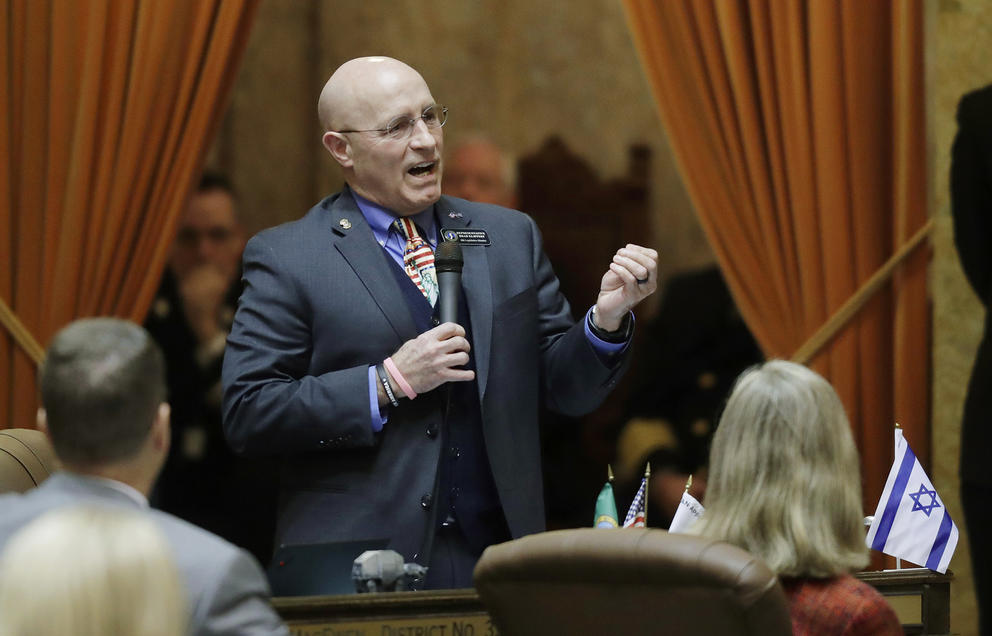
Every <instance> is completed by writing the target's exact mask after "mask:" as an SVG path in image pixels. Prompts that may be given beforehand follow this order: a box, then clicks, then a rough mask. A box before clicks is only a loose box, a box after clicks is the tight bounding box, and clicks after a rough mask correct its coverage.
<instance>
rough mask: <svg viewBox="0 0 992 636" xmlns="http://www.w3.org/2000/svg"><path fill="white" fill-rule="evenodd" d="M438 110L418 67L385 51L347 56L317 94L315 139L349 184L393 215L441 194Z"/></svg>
mask: <svg viewBox="0 0 992 636" xmlns="http://www.w3.org/2000/svg"><path fill="white" fill-rule="evenodd" d="M444 112H445V111H444V109H443V107H441V106H439V105H438V104H436V103H435V101H434V97H433V96H432V95H431V91H430V89H429V88H428V87H427V82H425V81H424V78H423V77H421V76H420V73H418V72H417V71H415V70H414V69H413V68H411V67H410V66H408V65H406V64H404V63H403V62H400V61H399V60H394V59H393V58H390V57H360V58H356V59H354V60H349V61H348V62H345V63H344V64H342V65H341V66H340V67H338V69H337V70H336V71H334V73H333V74H332V75H331V77H330V79H328V80H327V83H326V84H325V85H324V89H323V90H322V91H321V93H320V99H319V100H318V102H317V113H318V115H319V116H320V123H321V124H322V125H323V126H324V134H323V135H322V137H321V141H322V142H323V144H324V147H325V148H326V149H327V151H328V152H329V153H330V154H331V156H332V157H334V160H335V161H337V162H338V165H340V166H341V171H342V172H343V174H344V179H345V181H346V182H347V183H348V185H349V186H350V187H351V189H352V191H353V192H354V193H355V194H357V195H359V196H361V197H363V198H365V199H367V200H369V201H372V202H373V203H377V204H378V205H380V206H382V207H384V208H386V209H387V210H390V211H391V212H393V213H394V214H396V215H397V216H410V215H412V214H417V213H418V212H420V211H422V210H425V209H427V208H428V207H430V206H431V205H433V204H434V203H435V202H437V200H438V199H439V198H440V197H441V153H442V151H443V148H444V134H443V132H442V130H441V124H443V123H444ZM389 130H391V131H392V132H388V131H389Z"/></svg>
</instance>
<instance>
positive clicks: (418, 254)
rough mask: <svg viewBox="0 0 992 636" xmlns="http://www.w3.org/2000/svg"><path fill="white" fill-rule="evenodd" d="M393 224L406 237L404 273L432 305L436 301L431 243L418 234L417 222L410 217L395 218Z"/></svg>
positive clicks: (435, 275)
mask: <svg viewBox="0 0 992 636" xmlns="http://www.w3.org/2000/svg"><path fill="white" fill-rule="evenodd" d="M393 225H395V226H396V229H398V230H399V231H400V233H401V234H402V235H403V236H405V237H406V247H405V248H404V249H403V269H405V270H406V275H407V276H409V277H410V280H412V281H413V282H414V284H415V285H416V286H417V287H418V288H419V289H420V291H421V292H422V293H423V294H424V298H426V299H427V302H429V303H430V304H431V306H432V307H433V306H434V303H436V302H437V294H438V287H437V272H435V271H434V250H433V249H431V244H430V243H428V242H427V241H425V240H424V238H423V237H422V236H420V232H419V231H417V224H416V223H414V222H413V221H411V220H410V219H397V220H396V221H395V222H394V223H393Z"/></svg>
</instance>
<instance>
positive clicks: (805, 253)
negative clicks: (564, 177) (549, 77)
mask: <svg viewBox="0 0 992 636" xmlns="http://www.w3.org/2000/svg"><path fill="white" fill-rule="evenodd" d="M624 4H625V8H626V10H627V16H628V21H629V24H630V26H631V29H632V31H633V34H634V39H635V43H636V45H637V49H638V52H639V54H640V58H641V61H642V63H643V66H644V70H645V73H646V75H647V78H648V81H649V83H650V85H651V87H652V90H653V93H654V96H655V99H656V101H657V104H658V108H659V111H660V114H661V118H662V121H663V122H664V125H665V128H666V130H667V133H668V136H669V138H670V140H671V143H672V146H673V148H674V150H675V154H676V156H677V159H678V162H679V165H680V169H681V172H682V175H683V177H684V180H685V183H686V185H687V187H688V190H689V193H690V195H691V197H692V200H693V203H694V205H695V208H696V210H697V213H698V215H699V218H700V221H701V223H702V226H703V228H704V230H705V232H706V235H707V237H708V238H709V241H710V243H711V244H712V246H713V249H714V252H715V254H716V257H717V260H718V262H719V265H720V268H721V269H722V271H723V273H724V276H725V277H726V279H727V282H728V285H729V287H730V289H731V291H732V293H733V295H734V298H735V300H736V301H737V304H738V307H739V308H740V311H741V313H742V314H743V316H744V318H745V320H746V321H747V324H748V326H749V327H750V328H751V330H752V332H753V333H754V334H755V336H756V338H757V340H758V342H759V343H760V345H761V347H762V349H763V350H764V352H765V354H766V355H767V356H769V357H780V358H790V357H791V356H793V354H794V353H795V352H796V351H797V349H799V348H800V346H801V345H803V343H804V342H806V340H807V339H809V338H810V337H811V336H812V335H813V334H814V333H816V332H817V331H818V329H819V328H820V327H821V325H823V324H824V323H825V322H826V321H827V320H828V318H829V317H830V316H831V315H832V314H833V313H834V312H835V311H836V310H838V308H840V307H841V306H842V305H843V304H844V303H845V302H846V301H847V300H848V299H849V298H851V297H852V295H855V294H856V292H857V291H858V289H859V288H860V287H861V285H862V284H864V283H865V282H866V281H867V280H868V279H869V278H870V277H871V276H872V274H874V273H875V272H876V271H877V270H879V268H880V267H881V266H882V265H883V264H884V263H885V262H886V261H887V259H889V258H890V256H892V255H893V254H894V253H895V252H896V251H897V250H899V248H900V247H901V246H903V245H904V244H905V243H906V242H907V240H908V239H909V237H910V236H912V235H913V234H914V233H916V232H917V231H918V230H920V228H921V227H923V226H924V225H925V224H926V222H927V218H926V216H927V205H926V204H927V192H926V178H925V165H926V158H925V129H924V96H923V70H924V69H923V10H922V4H921V3H920V2H919V1H918V0H890V1H884V0H880V1H878V2H861V1H859V0H839V1H838V0H809V1H806V0H775V1H774V2H770V1H768V0H739V1H737V0H713V1H711V0H703V1H700V0H624ZM928 259H929V248H928V246H927V245H926V243H924V244H923V247H920V248H918V249H916V250H913V251H910V252H909V256H908V257H907V258H906V259H904V260H903V261H902V262H901V263H900V265H899V266H897V267H896V268H895V270H894V272H895V273H894V274H893V276H892V277H891V278H890V280H889V282H888V284H886V285H883V286H881V287H880V289H879V291H877V292H876V293H874V294H873V295H872V296H871V298H870V300H868V301H867V302H866V303H865V305H864V306H863V308H862V309H861V310H860V311H858V312H857V313H856V314H854V317H853V318H852V319H851V320H850V321H848V322H847V323H846V325H845V326H844V327H843V328H841V329H840V330H839V331H838V332H837V334H836V335H835V336H834V337H833V338H831V339H829V340H828V341H827V343H826V345H825V346H823V347H822V348H821V349H820V350H819V352H818V353H817V354H816V355H815V356H814V357H813V358H812V360H811V361H810V366H812V367H813V368H815V369H816V370H817V371H819V372H820V373H822V374H823V375H824V376H825V377H827V378H828V379H829V380H830V381H831V383H832V384H833V385H834V386H835V387H836V388H837V391H838V393H839V394H840V396H841V398H842V400H843V401H844V404H845V406H846V407H847V410H848V414H849V416H850V419H851V424H852V428H853V430H854V433H855V438H856V440H857V442H858V445H859V449H860V451H861V456H862V468H863V475H864V482H865V488H864V502H865V510H869V511H870V510H873V509H874V506H875V504H876V503H877V500H878V496H879V493H880V492H881V489H882V486H883V484H884V481H885V475H886V474H887V472H888V469H889V466H890V464H891V461H892V454H893V449H892V427H893V425H894V423H895V422H898V423H899V424H900V425H901V426H902V427H903V428H904V429H905V435H906V437H907V439H908V440H909V441H910V444H911V445H912V447H913V449H914V450H915V451H916V453H917V455H918V456H919V457H921V459H923V461H925V462H926V461H927V460H928V458H929V449H930V439H929V417H928V414H929V407H928V395H929V384H928V382H929V379H928V378H929V375H928V374H929V356H928V353H927V352H928V350H929V309H928V304H927V290H926V267H927V263H928Z"/></svg>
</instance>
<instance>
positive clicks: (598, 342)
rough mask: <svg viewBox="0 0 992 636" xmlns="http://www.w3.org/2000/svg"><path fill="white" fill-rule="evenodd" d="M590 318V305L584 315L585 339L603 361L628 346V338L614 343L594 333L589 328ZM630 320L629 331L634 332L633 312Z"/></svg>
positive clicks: (608, 359) (606, 360) (611, 357)
mask: <svg viewBox="0 0 992 636" xmlns="http://www.w3.org/2000/svg"><path fill="white" fill-rule="evenodd" d="M591 319H592V307H590V308H589V311H587V312H586V316H585V319H584V327H585V331H586V339H587V340H588V341H589V344H591V345H592V348H593V350H595V351H596V355H598V356H599V358H600V359H601V360H603V361H604V362H609V361H611V360H612V359H613V358H614V357H615V356H616V355H617V354H619V353H621V352H623V350H624V349H626V348H627V347H628V346H630V339H629V338H628V339H627V340H625V341H623V342H616V343H614V342H607V341H605V340H603V339H602V338H600V337H599V336H597V335H596V334H594V333H593V332H592V329H590V328H589V321H590V320H591ZM630 321H631V329H630V333H633V332H634V329H633V327H634V313H633V312H631V313H630Z"/></svg>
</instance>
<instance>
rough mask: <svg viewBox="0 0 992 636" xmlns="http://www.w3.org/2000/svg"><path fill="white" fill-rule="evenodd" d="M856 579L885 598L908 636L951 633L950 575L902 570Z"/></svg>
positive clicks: (860, 576) (918, 569)
mask: <svg viewBox="0 0 992 636" xmlns="http://www.w3.org/2000/svg"><path fill="white" fill-rule="evenodd" d="M857 577H858V578H859V579H861V580H862V581H864V582H865V583H868V584H870V585H873V586H875V588H876V589H877V590H878V591H879V592H881V593H882V594H884V595H885V598H886V600H888V601H889V603H890V604H891V605H892V607H893V609H895V611H896V615H897V616H898V617H899V622H900V623H902V626H903V629H904V630H905V631H906V633H907V634H950V633H951V581H952V580H954V575H953V574H952V573H950V572H949V573H947V574H938V573H936V572H932V571H930V570H928V569H926V568H905V569H902V570H882V571H877V572H859V573H858V574H857Z"/></svg>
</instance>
